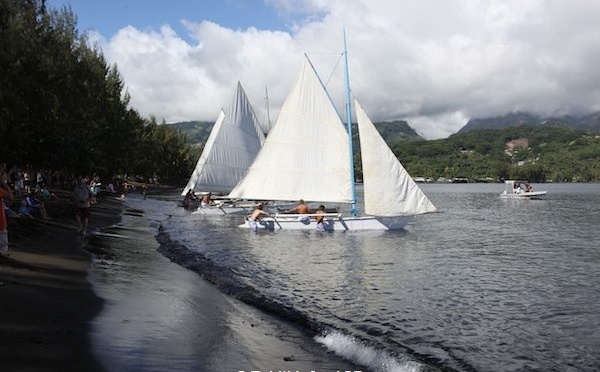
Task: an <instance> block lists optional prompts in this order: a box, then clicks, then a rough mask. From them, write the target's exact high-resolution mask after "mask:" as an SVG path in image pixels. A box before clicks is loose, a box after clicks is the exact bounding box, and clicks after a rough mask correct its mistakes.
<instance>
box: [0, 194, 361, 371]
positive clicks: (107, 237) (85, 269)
mask: <svg viewBox="0 0 600 372" xmlns="http://www.w3.org/2000/svg"><path fill="white" fill-rule="evenodd" d="M66 197H67V198H68V196H66ZM133 197H135V196H133ZM126 204H127V202H125V203H124V202H122V201H120V200H118V199H117V198H104V199H102V200H100V202H99V203H98V204H96V205H94V206H93V207H92V217H91V219H90V231H92V233H91V234H90V235H89V236H88V237H86V238H85V239H84V240H83V241H82V240H81V239H80V237H79V235H78V234H77V231H76V222H75V220H74V218H73V217H72V213H71V209H70V206H69V205H68V204H65V203H64V202H61V203H59V204H58V205H50V206H49V207H48V211H49V214H50V216H51V218H52V220H51V221H49V222H43V221H38V220H21V219H16V220H11V221H10V226H9V234H10V235H9V236H10V242H11V251H10V256H9V257H8V258H2V259H1V261H0V282H1V284H0V298H1V303H0V305H1V307H0V358H1V360H2V371H11V372H12V371H98V372H100V371H164V370H169V371H250V370H253V371H256V370H260V371H263V370H264V371H269V370H294V371H311V370H314V371H337V370H361V368H360V367H358V366H355V365H352V364H351V363H348V362H347V361H345V360H343V359H342V358H339V357H337V356H335V355H333V354H332V353H331V352H328V351H327V350H326V349H325V348H324V347H323V346H322V345H319V344H317V343H316V342H315V341H314V340H313V339H312V336H311V335H309V334H306V333H305V332H304V331H303V330H301V329H298V328H296V327H294V326H292V325H290V324H289V323H287V322H285V321H282V320H280V319H277V318H276V317H273V316H270V315H268V314H264V313H262V312H261V311H259V310H257V309H255V308H253V307H251V306H248V305H246V304H244V303H242V302H240V301H238V300H236V299H234V298H232V297H229V296H226V295H224V294H223V293H221V292H220V291H219V290H218V289H216V288H215V287H214V286H213V285H212V284H210V283H208V282H207V281H205V280H204V279H202V278H201V277H200V276H199V275H198V274H196V273H194V272H192V271H190V270H187V269H185V268H183V267H181V266H179V265H177V264H175V263H173V262H170V261H169V260H168V259H167V258H165V257H164V256H163V255H161V254H160V253H159V251H158V247H159V243H158V242H157V241H156V239H155V235H156V228H155V227H152V228H150V227H148V221H147V220H145V219H144V218H143V211H141V210H131V209H128V207H127V205H126ZM122 212H123V214H122ZM116 223H118V225H114V224H116ZM90 252H93V254H92V253H90ZM362 370H364V369H362Z"/></svg>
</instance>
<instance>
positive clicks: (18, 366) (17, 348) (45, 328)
mask: <svg viewBox="0 0 600 372" xmlns="http://www.w3.org/2000/svg"><path fill="white" fill-rule="evenodd" d="M61 197H62V200H61V201H60V202H59V203H48V204H47V209H48V213H49V215H50V217H51V220H50V221H47V222H46V221H41V220H37V219H35V220H32V219H29V218H20V219H15V218H10V219H9V241H10V250H9V256H8V257H1V258H0V360H1V361H2V363H1V364H2V368H1V369H2V371H7V372H8V371H103V368H102V367H101V365H100V364H99V363H98V361H97V360H96V359H95V357H94V356H93V354H92V352H91V349H90V343H89V338H88V333H89V330H90V326H89V322H90V321H91V320H92V319H93V318H94V317H95V316H96V315H98V313H99V312H100V310H101V308H102V304H103V301H102V299H100V298H99V297H98V296H96V294H95V293H94V291H93V288H92V285H91V284H90V282H89V281H88V269H89V268H90V265H91V263H92V255H91V254H90V253H88V252H86V251H85V250H84V249H83V248H84V247H85V239H83V240H82V238H81V236H80V235H79V234H78V233H77V223H76V221H75V218H74V217H73V212H72V207H71V205H70V199H69V195H68V193H64V194H63V195H61ZM121 208H122V202H120V201H119V200H117V199H108V198H107V199H104V200H102V202H101V203H99V204H97V205H95V206H94V207H93V209H92V217H91V219H90V226H89V227H90V230H96V229H99V228H101V227H105V226H109V225H111V224H113V223H116V222H118V221H119V219H120V214H121Z"/></svg>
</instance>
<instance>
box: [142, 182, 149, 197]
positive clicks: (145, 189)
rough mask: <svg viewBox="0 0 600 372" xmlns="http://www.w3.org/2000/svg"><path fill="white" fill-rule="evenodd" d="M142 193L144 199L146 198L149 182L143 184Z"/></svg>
mask: <svg viewBox="0 0 600 372" xmlns="http://www.w3.org/2000/svg"><path fill="white" fill-rule="evenodd" d="M142 194H143V195H144V200H146V196H147V194H148V183H144V184H143V185H142Z"/></svg>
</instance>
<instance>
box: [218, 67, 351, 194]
mask: <svg viewBox="0 0 600 372" xmlns="http://www.w3.org/2000/svg"><path fill="white" fill-rule="evenodd" d="M349 180H350V161H349V159H348V134H347V132H346V130H345V129H344V125H343V124H342V122H341V120H340V118H339V115H338V113H337V111H336V110H335V108H334V106H333V105H332V103H331V101H330V99H329V96H328V95H327V92H326V91H325V89H324V88H323V86H322V84H321V82H320V81H319V78H318V76H317V75H316V73H315V71H314V70H313V68H312V66H311V65H310V62H309V61H308V59H305V62H304V66H303V68H302V70H301V72H300V75H299V76H298V79H297V81H296V83H295V85H294V87H293V88H292V90H291V92H290V93H289V95H288V97H287V98H286V101H285V103H284V104H283V106H282V108H281V111H280V113H279V116H278V118H277V121H276V122H275V125H274V126H273V129H272V130H271V131H270V133H269V136H268V137H267V139H266V141H265V143H264V145H263V147H262V149H261V151H260V153H259V154H258V156H257V157H256V159H255V161H254V163H253V164H252V166H251V167H250V169H249V171H248V174H247V175H246V177H244V179H242V180H241V181H240V183H239V184H238V185H237V186H236V187H235V188H234V189H233V190H232V191H231V193H230V194H229V197H230V198H243V199H255V200H298V199H304V200H306V201H323V202H344V203H348V202H350V200H351V198H352V191H351V185H350V181H349Z"/></svg>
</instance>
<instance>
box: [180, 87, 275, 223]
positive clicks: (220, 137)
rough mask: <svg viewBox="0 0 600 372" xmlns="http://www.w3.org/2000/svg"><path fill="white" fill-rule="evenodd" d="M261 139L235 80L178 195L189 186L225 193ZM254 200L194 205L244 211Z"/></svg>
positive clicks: (197, 191)
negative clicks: (227, 101) (226, 105)
mask: <svg viewBox="0 0 600 372" xmlns="http://www.w3.org/2000/svg"><path fill="white" fill-rule="evenodd" d="M264 141H265V135H264V134H263V132H262V129H261V126H260V123H259V122H258V120H257V118H256V114H255V113H254V109H253V108H252V105H251V103H250V101H249V99H248V97H247V96H246V92H245V91H244V88H243V87H242V84H241V83H240V82H239V81H238V83H237V88H236V91H235V95H234V98H233V101H232V104H231V106H230V107H229V109H228V110H227V113H226V112H225V111H224V110H223V109H221V112H220V113H219V116H218V118H217V120H216V121H215V124H214V126H213V128H212V130H211V132H210V135H209V136H208V139H207V141H206V145H205V146H204V150H203V151H202V154H201V155H200V158H199V159H198V162H197V163H196V167H195V168H194V171H193V172H192V175H191V176H190V179H189V181H188V183H187V185H186V186H185V188H184V189H183V191H182V192H181V195H182V196H185V195H186V194H187V193H188V191H190V190H191V191H192V192H193V193H194V194H195V195H198V194H200V193H208V192H210V193H214V194H227V193H229V192H230V191H231V190H232V189H233V187H234V186H235V185H236V184H237V183H238V182H239V180H240V179H242V177H243V176H244V175H245V174H246V172H247V170H248V167H250V165H251V164H252V161H253V160H254V158H255V157H256V155H257V154H258V152H259V150H260V149H261V147H262V145H263V143H264ZM254 204H255V203H251V204H248V203H246V204H245V205H243V204H241V203H239V202H236V201H234V200H231V199H216V200H214V205H210V206H205V207H203V208H198V210H197V213H203V214H227V213H244V212H246V211H247V210H248V209H250V208H252V207H253V205H254Z"/></svg>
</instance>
